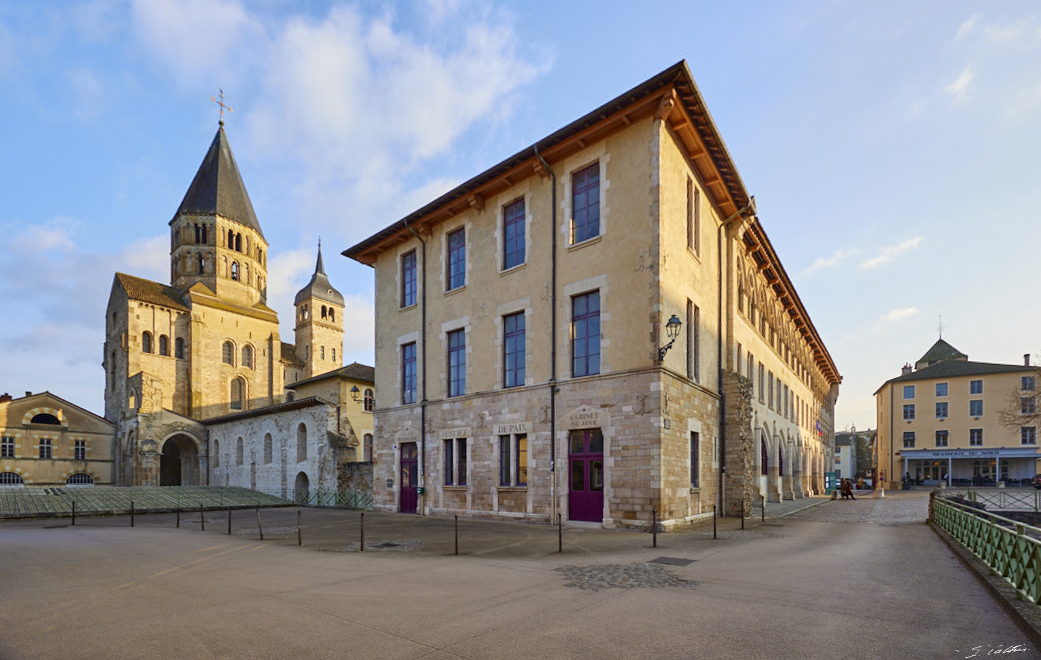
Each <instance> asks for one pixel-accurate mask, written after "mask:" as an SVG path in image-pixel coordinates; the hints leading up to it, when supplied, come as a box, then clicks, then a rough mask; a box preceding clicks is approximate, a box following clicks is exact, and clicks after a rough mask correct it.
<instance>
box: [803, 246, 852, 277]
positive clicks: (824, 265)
mask: <svg viewBox="0 0 1041 660" xmlns="http://www.w3.org/2000/svg"><path fill="white" fill-rule="evenodd" d="M855 254H857V250H836V251H835V252H834V253H833V254H832V255H831V256H830V257H820V258H818V259H817V260H816V261H814V262H813V263H812V264H810V265H809V266H807V267H806V268H804V269H803V271H802V272H801V273H799V277H806V276H808V275H812V274H813V273H816V272H817V271H819V270H825V269H828V268H834V267H835V266H838V265H839V264H840V263H842V262H843V261H845V260H846V259H848V258H849V257H851V256H853V255H855Z"/></svg>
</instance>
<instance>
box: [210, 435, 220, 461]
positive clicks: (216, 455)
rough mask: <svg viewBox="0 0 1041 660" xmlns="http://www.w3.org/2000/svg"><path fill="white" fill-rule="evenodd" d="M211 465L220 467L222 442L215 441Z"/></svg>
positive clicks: (211, 451) (211, 449)
mask: <svg viewBox="0 0 1041 660" xmlns="http://www.w3.org/2000/svg"><path fill="white" fill-rule="evenodd" d="M210 465H211V466H212V467H215V468H219V467H220V440H214V441H213V447H211V448H210Z"/></svg>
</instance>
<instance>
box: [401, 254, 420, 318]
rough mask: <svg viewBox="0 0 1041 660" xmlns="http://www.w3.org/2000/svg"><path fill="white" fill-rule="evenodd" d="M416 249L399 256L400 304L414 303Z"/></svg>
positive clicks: (408, 304)
mask: <svg viewBox="0 0 1041 660" xmlns="http://www.w3.org/2000/svg"><path fill="white" fill-rule="evenodd" d="M416 288H417V287H416V251H415V250H412V251H411V252H408V253H406V254H403V255H402V256H401V306H402V307H410V306H412V305H415V304H416Z"/></svg>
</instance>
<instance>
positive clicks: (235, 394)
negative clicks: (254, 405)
mask: <svg viewBox="0 0 1041 660" xmlns="http://www.w3.org/2000/svg"><path fill="white" fill-rule="evenodd" d="M244 389H245V383H243V382H242V379H241V378H232V379H231V404H230V408H231V409H232V410H242V400H243V399H245V398H246V393H245V392H244V391H243V390H244Z"/></svg>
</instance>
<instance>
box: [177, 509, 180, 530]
mask: <svg viewBox="0 0 1041 660" xmlns="http://www.w3.org/2000/svg"><path fill="white" fill-rule="evenodd" d="M180 528H181V510H180V509H177V529H180Z"/></svg>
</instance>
